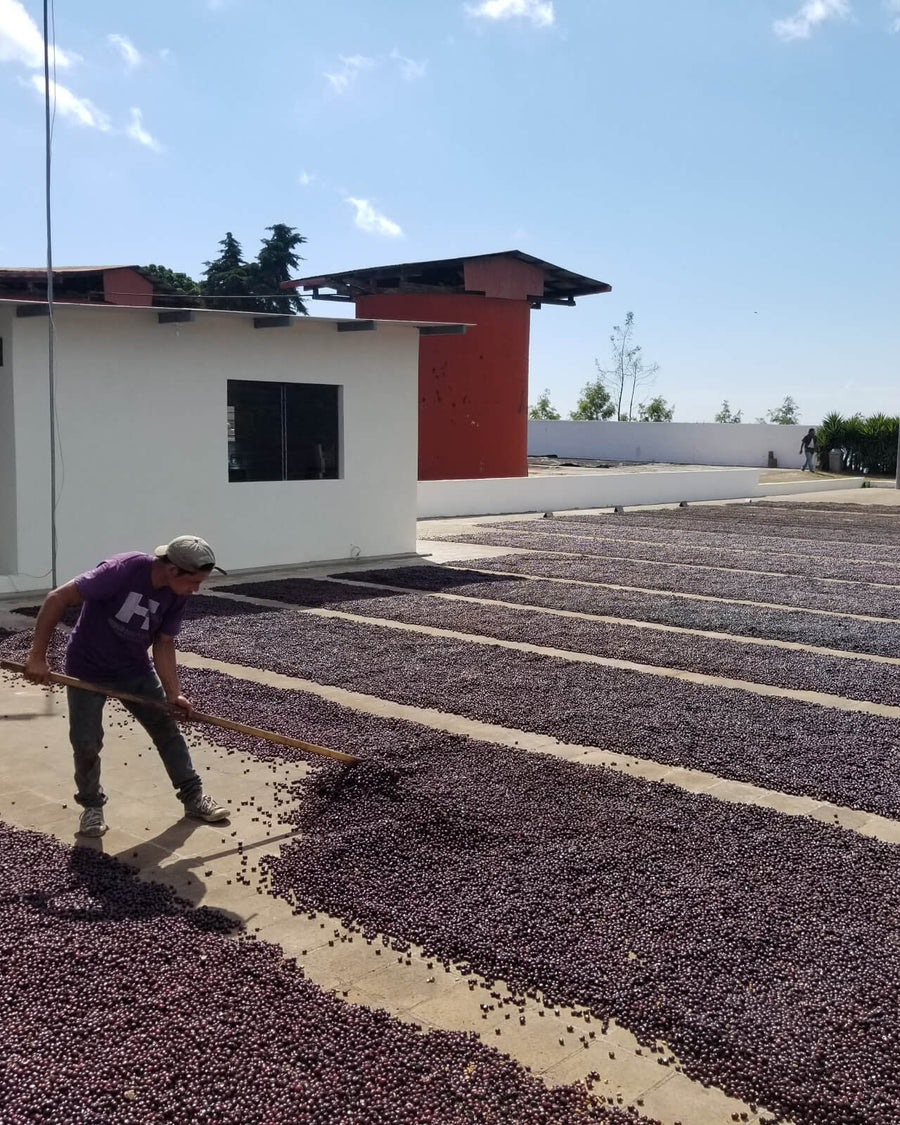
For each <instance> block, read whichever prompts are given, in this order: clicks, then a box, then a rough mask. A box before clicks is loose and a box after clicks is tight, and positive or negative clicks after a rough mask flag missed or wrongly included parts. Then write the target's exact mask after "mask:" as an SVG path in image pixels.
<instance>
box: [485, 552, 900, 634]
mask: <svg viewBox="0 0 900 1125" xmlns="http://www.w3.org/2000/svg"><path fill="white" fill-rule="evenodd" d="M478 566H479V569H482V570H490V571H501V572H504V573H511V574H534V575H537V576H538V577H539V578H564V579H568V580H570V581H572V580H574V581H582V582H609V583H613V584H615V585H618V586H637V587H640V588H642V589H645V590H648V589H649V590H666V591H672V592H675V593H681V594H703V595H704V596H706V597H715V598H729V599H732V600H741V601H751V602H766V603H770V604H776V605H788V606H795V607H797V608H798V609H799V608H804V609H819V610H824V611H825V612H827V613H861V614H865V615H867V616H869V617H883V618H888V619H893V618H896V617H897V615H898V613H900V597H898V594H897V591H896V590H895V589H893V588H887V589H886V588H884V587H880V586H868V585H865V584H863V583H853V584H843V583H834V582H824V581H821V580H819V579H816V578H794V577H791V576H789V575H784V576H780V575H763V574H752V573H746V572H729V571H721V570H712V569H709V568H705V567H695V566H682V565H680V564H675V565H673V566H667V565H665V564H663V563H656V562H646V563H645V562H637V561H634V560H629V559H610V560H604V559H583V558H555V557H553V556H551V555H542V554H528V553H526V554H515V555H499V556H497V557H495V558H490V559H479V560H478Z"/></svg>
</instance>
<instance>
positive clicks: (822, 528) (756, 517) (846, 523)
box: [620, 502, 900, 543]
mask: <svg viewBox="0 0 900 1125" xmlns="http://www.w3.org/2000/svg"><path fill="white" fill-rule="evenodd" d="M894 513H895V515H894V522H893V523H891V521H890V520H886V519H884V517H883V516H881V515H872V514H870V513H869V510H868V509H867V508H866V509H863V508H857V509H856V510H855V511H850V510H848V509H847V508H846V507H845V505H843V504H831V505H829V506H828V507H827V508H826V507H825V506H820V507H818V508H808V507H806V506H805V505H803V504H794V505H788V506H786V507H783V508H771V507H766V506H760V505H759V504H756V503H749V504H748V503H746V502H737V503H732V504H692V505H691V506H690V508H670V509H656V510H644V511H640V512H636V511H635V510H634V509H631V510H630V511H629V513H628V514H629V515H638V516H649V517H650V518H653V517H655V516H658V515H665V516H666V517H669V518H671V519H675V520H679V521H680V520H684V521H685V522H688V523H698V524H707V525H710V524H714V525H720V524H727V523H730V522H732V521H733V520H739V521H740V522H741V523H746V524H748V525H750V526H752V527H760V528H766V527H774V528H782V527H788V528H790V527H793V528H795V529H797V528H800V529H802V530H803V533H804V534H811V535H815V534H821V535H828V534H830V532H831V531H832V530H852V531H855V530H857V529H859V528H862V529H864V530H866V531H869V530H871V531H878V532H879V533H883V534H884V536H885V538H884V539H883V540H882V542H885V543H887V542H894V541H895V540H896V541H900V519H897V509H896V508H895V509H894ZM620 514H621V513H620ZM892 537H893V538H892Z"/></svg>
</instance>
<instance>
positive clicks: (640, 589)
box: [442, 551, 900, 622]
mask: <svg viewBox="0 0 900 1125" xmlns="http://www.w3.org/2000/svg"><path fill="white" fill-rule="evenodd" d="M518 553H519V554H533V553H534V552H533V551H528V552H526V551H518ZM442 565H443V566H446V567H448V568H449V569H451V570H477V567H469V566H463V565H462V564H453V563H443V564H442ZM484 573H485V574H491V575H497V574H499V575H502V576H503V577H505V578H521V579H524V580H525V581H526V582H560V583H562V584H563V585H565V586H595V587H599V588H600V589H602V590H627V591H630V592H632V593H636V594H658V595H660V596H662V597H667V598H687V599H688V600H690V601H697V602H726V603H728V604H729V605H749V606H761V607H762V608H763V609H785V610H791V611H792V612H794V613H815V614H818V615H819V616H823V617H849V618H852V619H853V620H855V621H890V622H894V621H897V620H900V618H896V617H871V616H869V615H868V614H864V613H843V612H841V611H840V610H833V609H813V608H810V607H808V606H798V605H786V604H784V603H783V602H756V601H751V600H749V599H747V598H719V597H715V596H714V595H712V594H689V593H686V592H684V591H681V590H660V589H657V588H656V587H650V586H623V585H621V584H619V583H614V582H590V581H588V580H587V579H585V578H554V577H550V576H549V575H546V574H520V573H519V572H518V571H515V570H488V571H484ZM737 573H738V574H742V573H745V572H744V571H738V572H737ZM789 577H792V578H793V577H796V576H795V575H789ZM892 588H893V587H892Z"/></svg>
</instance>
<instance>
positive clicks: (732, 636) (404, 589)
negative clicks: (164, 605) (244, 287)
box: [205, 572, 900, 664]
mask: <svg viewBox="0 0 900 1125" xmlns="http://www.w3.org/2000/svg"><path fill="white" fill-rule="evenodd" d="M486 573H492V572H486ZM328 581H329V582H336V583H339V584H340V585H342V586H356V587H358V588H360V589H374V590H390V591H391V592H392V593H395V594H418V595H421V596H422V597H430V598H444V599H445V600H447V601H461V602H473V603H474V604H475V605H484V606H492V605H497V606H503V608H504V609H517V610H521V611H523V612H528V611H531V612H532V613H547V614H550V615H552V616H556V617H574V618H577V619H579V620H582V621H599V622H602V623H603V624H605V625H624V626H626V627H628V628H632V629H650V630H656V631H658V632H660V633H682V634H684V635H686V636H691V637H708V638H709V639H710V640H713V641H725V640H727V641H735V642H737V643H738V644H742V645H757V646H761V647H768V648H785V649H790V650H793V651H794V652H811V653H817V654H819V655H821V656H837V657H843V658H845V659H847V660H868V661H871V662H872V663H873V664H900V657H898V656H879V655H877V654H876V653H867V652H854V651H852V650H850V649H844V648H827V647H826V646H824V645H809V644H804V643H802V642H801V641H782V640H778V639H777V638H775V637H748V636H743V635H742V634H740V633H721V632H715V631H714V630H712V629H688V628H686V627H685V626H683V625H665V624H663V623H662V622H657V621H638V620H637V619H635V618H631V617H614V616H610V615H608V614H602V613H586V612H584V611H583V610H575V609H555V608H553V607H552V606H542V605H533V604H531V603H528V602H507V601H504V600H503V599H502V598H476V597H472V596H471V595H469V594H451V593H449V592H447V591H444V590H423V589H419V588H417V587H415V586H393V585H389V584H388V583H386V582H360V581H358V580H354V579H352V578H336V577H334V576H329V578H328ZM205 593H207V594H209V593H213V591H211V590H207V591H205ZM223 596H230V597H244V596H245V595H243V594H240V595H239V594H237V593H236V591H231V592H230V594H228V595H223ZM262 600H263V601H265V602H266V603H267V604H269V605H272V606H279V607H281V608H284V605H285V603H284V602H278V601H275V600H274V599H268V598H266V599H262Z"/></svg>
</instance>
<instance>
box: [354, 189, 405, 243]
mask: <svg viewBox="0 0 900 1125" xmlns="http://www.w3.org/2000/svg"><path fill="white" fill-rule="evenodd" d="M344 202H345V203H351V204H352V205H353V206H354V207H355V208H356V217H355V219H354V222H355V223H356V225H357V226H358V227H359V229H360V230H364V231H366V232H367V233H368V234H383V235H386V236H387V237H388V238H402V237H403V231H402V230H401V228H400V227H399V226H398V225H397V223H395V222H393V221H392V220H391V219H388V218H386V217H385V216H384V215H379V214H378V212H377V211H376V210H375V208H374V207H373V206H372V204H371V203H370V202H369V201H368V199H354V198H353V197H352V196H347V198H346V200H345V201H344Z"/></svg>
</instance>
